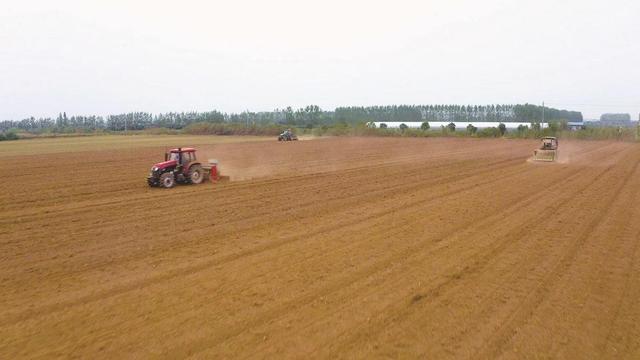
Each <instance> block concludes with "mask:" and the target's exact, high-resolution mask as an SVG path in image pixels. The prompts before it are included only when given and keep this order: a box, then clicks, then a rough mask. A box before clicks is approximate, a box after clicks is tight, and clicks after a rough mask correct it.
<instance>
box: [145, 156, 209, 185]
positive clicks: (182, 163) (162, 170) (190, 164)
mask: <svg viewBox="0 0 640 360" xmlns="http://www.w3.org/2000/svg"><path fill="white" fill-rule="evenodd" d="M208 170H210V171H211V173H212V174H211V175H212V176H216V177H217V174H214V172H215V171H217V169H216V168H215V164H213V165H210V166H209V167H208ZM207 175H208V174H207V172H206V171H205V168H204V167H203V166H202V164H201V163H200V162H198V160H197V159H196V149H194V148H177V149H171V150H169V152H167V153H165V154H164V161H163V162H159V163H157V164H155V165H154V166H153V167H152V168H151V173H150V174H149V176H148V177H147V183H148V184H149V186H162V187H164V188H167V189H168V188H172V187H174V186H175V184H176V182H178V183H181V184H200V183H201V182H202V180H204V178H205V176H207ZM212 179H213V178H212Z"/></svg>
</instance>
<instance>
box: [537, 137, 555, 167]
mask: <svg viewBox="0 0 640 360" xmlns="http://www.w3.org/2000/svg"><path fill="white" fill-rule="evenodd" d="M557 159H558V139H557V138H555V137H553V136H546V137H543V138H542V139H541V144H540V148H538V149H535V150H533V160H534V161H550V162H551V161H557Z"/></svg>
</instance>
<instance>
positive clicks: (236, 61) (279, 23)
mask: <svg viewBox="0 0 640 360" xmlns="http://www.w3.org/2000/svg"><path fill="white" fill-rule="evenodd" d="M639 35H640V1H637V0H633V1H631V0H627V1H625V0H609V1H591V0H580V1H579V0H566V1H560V0H555V1H552V0H536V1H529V0H520V1H515V0H511V1H507V0H485V1H477V0H435V1H408V0H395V1H374V0H368V1H364V0H363V1H360V0H356V1H347V0H343V1H337V0H336V1H334V0H324V1H317V2H316V1H313V2H312V1H302V0H298V1H295V0H269V1H266V0H264V1H248V0H245V1H238V0H236V1H230V0H225V1H196V0H182V1H176V0H172V1H163V0H130V1H124V0H109V1H99V0H94V1H90V0H83V1H73V0H57V1H50V0H48V1H29V0H22V1H18V0H11V1H8V0H0V120H2V119H21V118H24V117H27V116H31V115H33V116H36V117H39V116H55V115H57V114H58V113H59V112H62V111H66V112H67V114H69V115H71V114H100V115H105V114H109V113H121V112H128V111H137V110H140V111H150V112H166V111H189V110H199V111H204V110H213V109H218V110H221V111H225V112H239V111H243V110H251V111H263V110H273V109H275V108H282V107H285V106H288V105H291V106H293V107H299V106H304V105H307V104H317V105H320V107H322V108H324V109H333V108H334V107H336V106H341V105H385V104H436V103H447V104H489V103H524V102H530V103H541V102H542V101H546V102H547V104H549V105H550V106H553V107H558V108H568V109H572V110H580V111H583V114H584V115H585V117H586V118H596V117H599V116H600V114H601V113H603V112H629V113H631V114H632V118H633V119H637V118H638V113H640V69H639V67H640V36H639Z"/></svg>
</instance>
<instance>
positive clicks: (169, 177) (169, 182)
mask: <svg viewBox="0 0 640 360" xmlns="http://www.w3.org/2000/svg"><path fill="white" fill-rule="evenodd" d="M160 184H161V185H162V186H163V187H164V188H167V189H170V188H172V187H174V186H175V185H176V178H175V177H174V176H173V174H172V173H170V172H167V173H164V174H162V175H161V176H160Z"/></svg>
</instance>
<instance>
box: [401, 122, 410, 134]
mask: <svg viewBox="0 0 640 360" xmlns="http://www.w3.org/2000/svg"><path fill="white" fill-rule="evenodd" d="M408 128H409V127H408V126H407V124H405V123H402V124H400V130H401V131H402V132H404V131H405V130H407V129H408Z"/></svg>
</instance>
